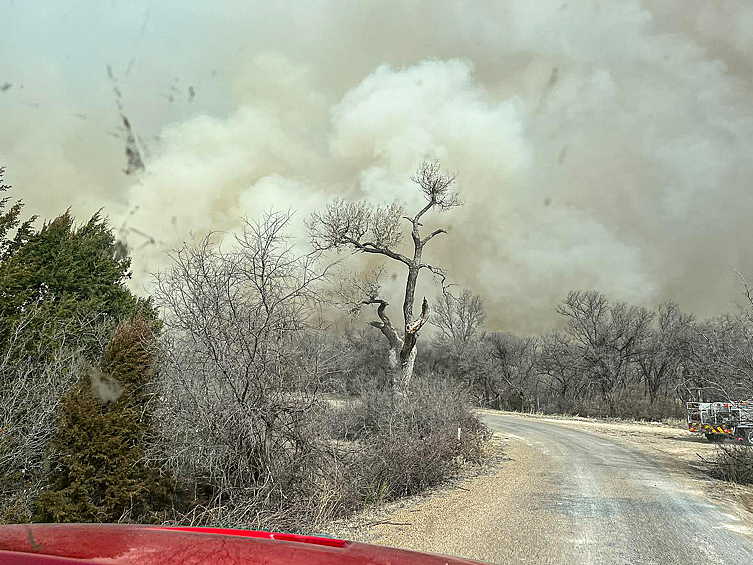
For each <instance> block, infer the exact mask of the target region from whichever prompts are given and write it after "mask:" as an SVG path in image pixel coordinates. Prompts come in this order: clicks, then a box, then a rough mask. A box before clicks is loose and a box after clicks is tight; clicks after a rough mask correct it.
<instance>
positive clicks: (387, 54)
mask: <svg viewBox="0 0 753 565" xmlns="http://www.w3.org/2000/svg"><path fill="white" fill-rule="evenodd" d="M296 4H299V3H295V4H292V3H291V4H290V5H288V6H285V5H284V4H275V6H273V7H269V6H266V5H265V6H262V5H259V6H257V7H255V8H253V9H251V8H249V7H248V5H247V3H246V2H238V3H237V4H232V5H231V4H223V7H222V8H221V13H218V12H216V11H212V10H209V9H208V8H202V7H192V8H186V7H182V8H180V9H177V8H175V7H174V6H171V5H170V3H169V2H168V3H161V4H160V5H159V6H155V5H154V4H152V5H151V6H146V5H143V6H136V7H134V4H133V3H128V4H125V3H123V4H122V5H116V6H115V8H113V10H112V11H113V13H112V14H109V13H98V14H95V15H94V16H92V15H91V14H89V15H87V16H84V15H83V14H84V13H86V12H85V11H84V8H83V7H82V8H81V10H80V11H76V10H74V9H68V12H67V13H68V17H69V18H70V20H69V21H70V22H71V23H70V29H68V30H66V31H68V32H70V31H72V30H75V29H78V28H83V27H86V28H87V29H90V28H93V29H94V30H96V31H86V32H85V33H84V37H83V41H84V46H85V47H86V46H87V45H88V46H89V47H90V48H92V49H95V48H96V49H98V50H97V51H96V53H97V55H92V53H91V52H88V51H86V50H85V48H81V47H78V48H75V49H73V48H72V52H71V53H70V58H71V61H72V62H71V63H70V64H69V66H68V67H66V64H64V61H62V62H61V60H59V59H56V58H55V57H56V56H57V55H56V56H53V55H51V54H50V53H51V52H52V51H51V50H52V49H53V46H52V45H48V46H47V47H45V45H46V44H45V41H46V40H45V39H44V38H40V44H41V46H40V45H37V44H35V47H34V49H32V50H31V51H30V52H28V53H24V51H23V46H24V45H26V44H27V43H28V42H31V41H32V40H34V39H35V38H34V37H33V36H34V34H35V33H40V32H38V31H30V30H29V29H26V28H25V26H31V23H35V24H36V25H42V26H43V25H44V22H42V23H41V24H40V22H38V21H37V22H35V21H34V18H39V16H38V15H37V16H32V15H31V14H27V13H25V12H24V9H23V8H21V7H18V6H16V7H15V8H11V10H10V12H9V13H10V14H11V20H13V21H14V22H15V27H14V29H15V30H16V31H15V32H14V33H15V35H13V36H12V39H13V44H14V45H16V52H15V54H16V58H14V59H13V64H12V65H10V66H9V67H6V66H3V68H4V69H5V68H9V69H10V70H8V71H7V72H8V73H9V76H0V83H2V82H4V81H8V82H11V83H13V84H14V87H13V88H10V89H8V90H6V91H3V92H0V112H1V113H0V129H2V131H3V134H2V136H0V162H2V163H3V164H5V165H6V166H7V167H8V173H7V177H6V178H7V180H9V181H12V182H13V183H14V184H15V185H17V187H18V191H17V194H21V195H22V196H24V198H25V199H26V201H27V202H28V205H29V206H28V210H29V211H30V212H40V213H42V214H46V215H48V216H52V215H54V214H56V213H58V212H59V211H61V210H63V209H65V208H67V207H68V206H71V205H72V206H73V207H74V213H76V214H77V215H78V217H82V214H87V213H91V212H92V211H94V210H96V209H97V208H99V207H100V206H105V207H106V208H105V212H106V213H108V214H109V215H110V217H111V218H112V221H113V224H114V225H115V226H116V227H119V226H121V225H123V224H124V225H125V226H126V230H124V232H123V234H124V237H126V238H127V239H128V242H129V246H130V247H131V249H132V250H133V257H134V271H135V280H134V284H135V285H136V286H137V287H142V286H145V287H148V284H149V277H148V275H147V273H148V272H149V271H154V270H156V269H159V268H160V267H161V266H163V265H164V261H165V260H164V253H163V252H164V250H165V249H167V248H174V247H176V246H178V245H179V244H180V242H182V241H183V240H185V239H186V238H188V237H189V231H190V232H193V233H196V234H203V233H205V232H207V231H210V230H230V229H233V228H235V227H237V226H238V225H239V217H240V216H249V217H255V216H259V215H260V214H261V213H262V212H263V211H264V210H268V209H269V208H271V207H274V208H275V209H294V210H297V211H298V214H297V219H298V220H299V224H300V225H302V220H303V218H304V217H305V216H306V215H307V214H308V213H309V212H310V211H311V210H312V209H314V208H316V207H319V206H322V205H323V204H324V203H325V202H326V201H327V200H328V199H329V198H331V197H333V196H340V197H344V198H361V197H363V198H368V199H372V200H374V201H380V200H384V199H392V198H394V197H396V196H398V197H401V198H403V199H405V200H407V201H408V202H409V204H410V205H412V206H417V205H420V201H418V200H416V195H415V193H414V192H412V190H411V189H412V185H411V183H410V181H409V177H410V174H411V172H412V171H413V170H414V169H415V167H416V166H417V164H418V163H420V161H421V160H422V159H424V158H434V157H438V158H440V159H441V160H442V162H443V165H444V166H445V167H446V168H447V169H449V170H452V171H457V172H458V183H459V186H460V187H461V190H462V195H463V198H464V199H465V201H466V205H465V206H464V207H463V208H461V209H458V210H455V211H453V212H451V213H448V214H446V215H444V216H436V217H435V218H433V220H432V222H434V223H436V224H437V225H447V226H449V227H450V228H451V229H450V233H449V234H448V235H447V236H442V237H444V239H443V240H441V241H440V239H439V238H437V240H435V241H434V242H432V245H431V246H430V247H427V252H426V253H427V259H428V260H430V261H432V262H435V263H438V264H441V265H444V266H446V267H447V269H448V270H449V272H450V278H451V280H452V282H454V283H457V284H458V285H460V286H463V287H469V288H470V289H472V290H473V291H475V292H478V293H479V294H481V295H482V297H483V298H484V301H485V304H486V306H487V310H488V314H489V316H488V319H487V325H489V326H490V327H491V328H492V329H508V330H516V331H545V330H547V329H548V328H550V327H552V326H553V324H554V323H555V317H556V316H555V314H554V308H555V306H556V304H557V302H558V301H559V300H561V298H562V297H563V296H564V295H565V294H566V292H567V291H568V290H570V289H575V288H589V289H590V288H596V289H599V290H601V291H603V292H605V293H607V295H609V296H610V297H612V298H614V299H619V300H626V301H630V302H632V303H637V304H641V305H646V306H649V307H655V306H656V305H657V304H658V303H659V302H661V301H662V300H665V299H674V300H677V301H679V302H680V305H681V307H683V308H685V309H687V310H690V311H693V312H695V313H696V314H698V315H699V316H708V315H713V314H716V313H718V312H720V311H724V310H729V308H730V301H731V300H734V299H735V298H736V296H737V295H738V288H737V282H736V280H735V277H734V275H733V273H732V268H733V267H737V268H739V269H741V270H742V271H743V272H745V271H747V272H753V250H752V248H751V245H750V236H749V235H748V234H747V228H748V226H749V225H750V224H751V220H753V192H752V191H751V190H750V183H751V179H752V178H753V164H752V162H751V159H750V157H749V149H748V140H749V139H751V135H752V134H753V96H752V94H753V4H751V3H750V2H746V1H742V0H741V1H739V2H721V3H713V4H709V3H704V2H695V1H688V2H682V3H668V2H637V1H619V2H618V1H614V2H597V1H593V2H587V1H583V2H568V1H562V0H560V1H556V2H548V1H543V0H542V1H540V2H530V1H528V0H510V1H505V2H499V1H495V2H467V3H464V2H448V3H447V4H446V5H444V6H442V5H440V4H437V3H436V2H429V1H423V2H422V1H416V2H409V3H406V2H394V3H391V2H352V3H342V2H318V3H307V4H306V6H307V7H306V8H301V7H300V6H298V5H296ZM181 6H183V5H182V4H181ZM59 10H61V11H65V10H64V9H63V8H60V9H59ZM14 18H15V19H14ZM92 18H94V21H91V20H92ZM118 18H119V19H118ZM29 22H31V23H29ZM118 22H119V23H120V26H119V27H118V26H117V25H116V23H118ZM48 25H51V24H48ZM35 29H38V28H35ZM112 29H117V30H118V31H117V33H111V34H110V35H112V37H110V35H108V34H107V33H105V32H106V31H107V30H110V31H112ZM29 34H30V35H29ZM79 37H80V34H79ZM53 39H54V37H53ZM87 42H88V43H87ZM48 43H49V42H48ZM61 53H62V52H61ZM61 57H62V55H61ZM86 57H88V59H86ZM92 58H93V59H94V60H92ZM82 61H84V62H82ZM132 61H135V62H132ZM4 62H5V61H4ZM107 63H112V64H113V68H114V69H115V75H117V76H116V79H117V81H118V84H117V86H118V88H119V89H120V91H121V92H122V100H123V105H124V112H125V113H126V114H128V115H129V118H130V119H131V122H132V123H133V125H134V129H135V131H136V132H137V133H139V134H140V135H141V140H140V144H141V147H142V149H143V151H144V155H145V164H146V172H145V173H143V174H141V175H138V176H126V175H124V174H123V172H122V169H123V168H124V167H125V156H124V154H123V149H124V145H123V143H122V138H118V137H112V136H110V135H107V132H108V131H110V133H115V134H116V135H117V134H118V131H117V124H118V113H117V110H116V108H115V105H114V98H113V95H112V87H113V84H112V81H111V80H110V79H108V77H107V76H106V74H105V72H104V69H105V66H106V64H107ZM28 69H33V70H34V72H32V71H29V70H28ZM4 72H5V71H4ZM35 73H36V74H35ZM40 73H41V76H44V77H45V80H46V81H48V83H49V84H47V85H44V86H43V85H40V84H39V81H36V82H35V76H40ZM17 83H18V84H20V83H24V84H25V89H23V90H22V89H20V88H18V87H17V86H15V85H16V84H17ZM50 85H52V88H50ZM189 86H190V87H191V90H190V91H189ZM171 100H172V101H171ZM24 104H26V106H24ZM28 104H37V107H31V106H28ZM10 107H12V108H13V109H14V112H13V113H9V112H8V111H7V110H8V108H10ZM16 110H18V111H16ZM74 114H83V115H85V116H86V119H84V118H81V117H80V116H77V115H74ZM432 225H433V224H432ZM432 225H427V228H431V227H432ZM301 231H302V228H301ZM149 237H153V238H154V240H155V243H154V244H152V243H151V240H150V239H149ZM396 272H398V274H402V273H401V271H400V269H399V266H398V267H397V268H396ZM391 290H392V291H393V292H397V291H398V287H397V284H395V286H394V288H392V289H391ZM419 290H420V291H423V292H425V293H426V294H428V295H429V296H432V295H433V294H434V293H435V292H436V290H435V289H434V287H433V286H432V285H431V283H430V281H428V280H427V281H425V283H424V286H423V288H421V289H419ZM391 301H392V302H394V303H397V302H399V300H398V299H397V297H395V298H393V300H391Z"/></svg>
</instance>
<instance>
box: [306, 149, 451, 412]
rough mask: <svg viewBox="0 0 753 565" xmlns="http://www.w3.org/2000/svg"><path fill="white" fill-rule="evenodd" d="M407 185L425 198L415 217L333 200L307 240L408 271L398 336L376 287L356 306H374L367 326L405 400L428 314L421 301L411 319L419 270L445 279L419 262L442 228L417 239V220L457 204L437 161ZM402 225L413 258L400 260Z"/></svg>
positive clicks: (400, 209) (394, 206) (398, 207)
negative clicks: (376, 335)
mask: <svg viewBox="0 0 753 565" xmlns="http://www.w3.org/2000/svg"><path fill="white" fill-rule="evenodd" d="M411 180H412V181H413V182H414V183H415V184H416V185H417V186H418V188H419V191H420V192H421V194H422V195H423V196H424V198H425V199H426V205H424V206H423V208H421V209H420V210H419V211H418V212H417V213H416V214H415V215H413V216H406V215H404V205H403V204H402V203H401V202H399V201H395V202H392V203H390V204H383V205H379V206H373V205H371V204H369V203H367V202H364V201H358V202H345V201H343V200H339V199H335V200H333V201H332V202H331V203H330V204H329V205H328V206H327V207H326V209H325V210H324V211H322V212H315V213H314V214H312V215H311V217H310V219H309V222H308V227H309V233H310V236H311V241H312V244H313V247H314V249H316V250H321V251H324V250H329V249H336V250H342V249H350V250H352V251H354V252H356V253H367V254H372V255H379V256H382V257H386V258H389V259H392V260H393V261H397V262H398V263H402V264H403V265H405V267H406V268H407V270H408V273H407V278H406V284H405V296H404V299H403V322H404V324H403V329H402V331H399V330H398V329H397V328H396V327H395V326H394V325H393V323H392V320H391V319H390V318H389V316H388V315H387V306H389V304H388V303H387V301H386V300H384V298H383V297H382V296H381V294H380V290H381V288H380V285H379V284H378V280H377V281H373V282H372V283H371V284H370V285H367V287H366V288H365V290H367V292H366V293H365V294H364V295H363V296H362V298H361V300H360V302H359V303H358V304H359V305H374V306H376V307H377V316H379V321H373V322H371V325H372V326H374V327H375V328H377V329H379V330H380V331H381V332H382V334H384V336H385V337H386V338H387V341H388V343H389V364H390V367H391V369H392V371H393V375H394V376H393V379H392V389H393V391H394V392H395V394H396V396H397V397H398V398H401V399H405V398H407V396H408V391H409V385H410V379H411V377H412V375H413V367H414V363H415V360H416V354H417V351H418V350H417V348H416V341H417V339H418V333H419V330H421V328H422V327H423V325H424V324H425V323H426V321H427V319H428V315H429V303H428V301H427V300H426V298H424V299H423V302H422V305H421V313H420V314H419V316H418V318H416V317H414V312H413V308H414V301H415V293H416V282H417V281H418V276H419V274H420V272H421V271H422V270H423V269H426V270H429V271H431V272H432V273H434V274H435V275H437V276H439V277H440V278H441V279H442V281H443V282H444V280H445V274H444V272H443V271H442V269H441V268H439V267H436V266H434V265H430V264H429V263H426V262H424V260H423V257H422V256H423V250H424V247H425V246H426V244H427V243H428V242H429V241H431V240H432V239H433V238H434V237H435V236H437V235H439V234H442V233H447V232H446V230H445V229H436V230H434V231H432V232H431V233H429V234H427V235H424V236H423V237H422V236H421V233H420V228H421V227H422V223H421V220H422V218H423V217H424V215H425V214H426V213H428V212H429V211H431V210H435V209H436V210H439V211H445V210H449V209H451V208H454V207H456V206H459V205H460V204H461V201H460V199H459V197H458V194H457V192H455V191H454V190H453V185H454V183H455V175H452V174H447V173H444V172H442V170H441V168H440V164H439V161H433V162H424V163H423V164H422V165H421V166H420V167H419V168H418V170H417V171H416V173H415V175H413V176H412V177H411ZM402 220H407V221H408V223H409V225H410V236H411V240H412V243H413V256H412V257H409V256H406V255H403V254H402V253H400V252H399V251H398V248H399V246H400V244H401V242H402V240H403V232H402V229H401V227H400V223H401V221H402Z"/></svg>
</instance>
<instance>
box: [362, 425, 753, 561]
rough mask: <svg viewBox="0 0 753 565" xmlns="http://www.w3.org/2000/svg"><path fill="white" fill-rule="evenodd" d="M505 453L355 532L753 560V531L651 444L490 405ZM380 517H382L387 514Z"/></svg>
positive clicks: (521, 547) (557, 554)
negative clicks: (465, 478) (488, 466)
mask: <svg viewBox="0 0 753 565" xmlns="http://www.w3.org/2000/svg"><path fill="white" fill-rule="evenodd" d="M484 418H485V420H486V422H487V424H488V425H489V426H490V427H491V428H492V429H494V430H495V432H497V433H498V434H499V436H500V437H501V438H507V441H506V442H505V448H504V449H505V453H506V455H507V456H508V457H509V460H508V461H505V462H504V463H503V464H502V465H501V466H500V468H499V470H498V471H497V472H496V473H495V474H494V475H491V476H487V477H480V478H478V479H476V480H473V481H470V482H468V483H466V484H465V486H464V487H463V488H462V489H455V490H453V491H447V492H444V493H440V494H438V495H434V496H431V497H428V498H425V499H423V500H419V501H417V502H416V503H414V504H411V505H407V506H406V507H404V508H401V509H399V510H396V511H394V512H392V513H391V514H390V515H388V516H384V517H382V518H381V519H380V521H379V522H377V524H376V525H373V526H371V527H369V528H368V529H366V530H363V529H361V530H358V531H353V532H352V533H351V539H358V540H360V541H370V542H372V543H378V544H382V545H392V546H397V547H404V548H406V549H416V550H420V551H428V552H432V553H442V554H449V555H458V556H463V557H467V558H471V559H478V560H481V561H487V562H491V563H557V564H560V563H562V564H575V563H579V564H580V563H593V564H618V563H619V564H627V563H636V564H652V563H656V564H659V563H661V564H662V565H670V564H694V565H695V564H696V563H725V564H729V565H733V564H734V565H751V564H753V532H751V531H750V530H749V528H748V527H747V526H746V522H747V521H746V520H744V519H741V518H740V513H739V512H738V511H737V509H733V508H731V507H730V506H727V505H723V504H719V503H717V502H714V501H713V500H712V499H710V498H709V497H708V496H706V495H705V494H704V492H702V491H701V490H699V488H698V483H694V482H693V481H692V480H691V479H689V478H688V474H687V473H683V472H681V471H675V470H673V469H671V468H668V467H667V466H663V465H662V464H661V463H659V462H657V459H656V458H655V457H653V456H652V455H651V454H650V453H648V452H646V451H643V450H641V449H637V448H635V447H633V446H631V445H629V444H626V443H625V442H622V441H619V440H617V439H613V438H612V437H608V436H605V435H602V434H596V433H591V432H589V431H584V430H582V429H575V428H573V427H567V426H564V425H559V424H557V423H554V422H551V421H540V420H536V419H529V418H523V417H518V416H512V415H507V414H505V415H495V414H490V413H488V412H487V413H486V415H485V416H484ZM380 522H384V523H380Z"/></svg>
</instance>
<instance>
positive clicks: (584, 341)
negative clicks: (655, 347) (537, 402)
mask: <svg viewBox="0 0 753 565" xmlns="http://www.w3.org/2000/svg"><path fill="white" fill-rule="evenodd" d="M557 312H558V313H559V314H561V315H563V316H564V317H565V318H566V319H567V330H566V331H567V333H568V334H569V335H570V336H571V337H572V339H573V340H574V343H575V344H576V347H577V349H578V350H579V353H580V357H581V359H583V362H584V364H585V367H586V368H587V370H588V375H589V378H590V382H591V384H592V385H593V386H595V387H596V388H597V389H598V390H599V392H600V394H601V397H602V399H603V400H604V401H605V402H606V403H607V404H608V408H609V410H610V412H612V411H613V410H614V393H615V392H616V391H617V390H618V388H620V387H624V385H625V383H626V381H627V379H628V377H629V374H630V373H629V371H630V369H631V367H632V365H633V364H634V362H635V360H636V357H637V355H638V353H639V352H640V350H641V346H642V344H643V343H644V342H645V336H646V334H647V332H648V331H649V329H650V327H651V322H652V320H653V317H654V313H653V312H651V311H649V310H647V309H645V308H639V307H637V306H628V305H627V304H625V303H622V302H616V303H614V304H610V303H609V301H608V300H607V298H606V297H605V296H604V295H603V294H601V293H600V292H596V291H587V292H581V291H573V292H570V293H569V294H568V296H567V298H566V299H565V300H563V301H562V304H560V306H559V307H558V309H557Z"/></svg>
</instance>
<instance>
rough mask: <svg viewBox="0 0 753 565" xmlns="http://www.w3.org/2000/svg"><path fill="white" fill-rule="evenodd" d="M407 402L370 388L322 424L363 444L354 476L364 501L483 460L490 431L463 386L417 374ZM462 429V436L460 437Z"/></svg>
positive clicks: (409, 489) (408, 490)
mask: <svg viewBox="0 0 753 565" xmlns="http://www.w3.org/2000/svg"><path fill="white" fill-rule="evenodd" d="M411 389H412V393H411V396H410V400H409V401H408V402H399V403H395V402H393V398H392V396H391V395H390V394H389V392H387V391H380V390H379V389H377V388H376V387H367V388H365V389H364V390H363V391H362V394H361V396H360V398H359V399H358V400H355V401H351V402H350V403H349V404H347V405H346V406H344V407H336V408H332V409H330V413H329V415H328V416H329V417H328V419H327V420H326V422H327V423H326V424H324V425H323V426H322V429H324V430H326V432H327V433H329V434H331V436H332V437H333V438H336V439H339V440H346V441H353V442H357V443H358V444H359V445H360V446H361V450H360V452H359V453H358V455H357V457H356V458H355V460H354V461H352V462H351V467H352V468H351V473H350V475H351V476H350V481H351V488H352V489H355V492H354V493H352V494H351V498H353V499H354V500H357V501H358V502H359V504H367V503H370V502H376V501H383V500H389V499H393V498H397V497H400V496H405V495H412V494H415V493H417V492H420V491H422V490H424V489H426V488H429V487H432V486H436V485H438V484H439V483H441V482H442V481H444V480H446V479H447V478H449V477H450V476H452V475H453V474H454V473H455V472H456V471H457V470H458V467H459V466H460V465H462V464H464V463H468V462H472V463H479V462H480V461H481V460H482V459H483V457H484V444H485V442H486V440H487V439H488V438H489V437H490V432H489V431H488V430H487V428H486V427H485V426H484V424H483V423H482V422H481V421H480V420H479V419H478V417H477V416H476V415H475V414H473V413H472V412H471V410H470V409H469V403H468V401H467V398H465V395H464V394H463V393H462V391H461V390H460V388H459V387H456V386H455V387H447V386H445V385H444V384H438V383H432V382H430V381H428V380H426V379H425V378H421V377H417V378H415V379H414V382H413V383H412V385H411ZM458 428H460V439H458Z"/></svg>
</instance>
